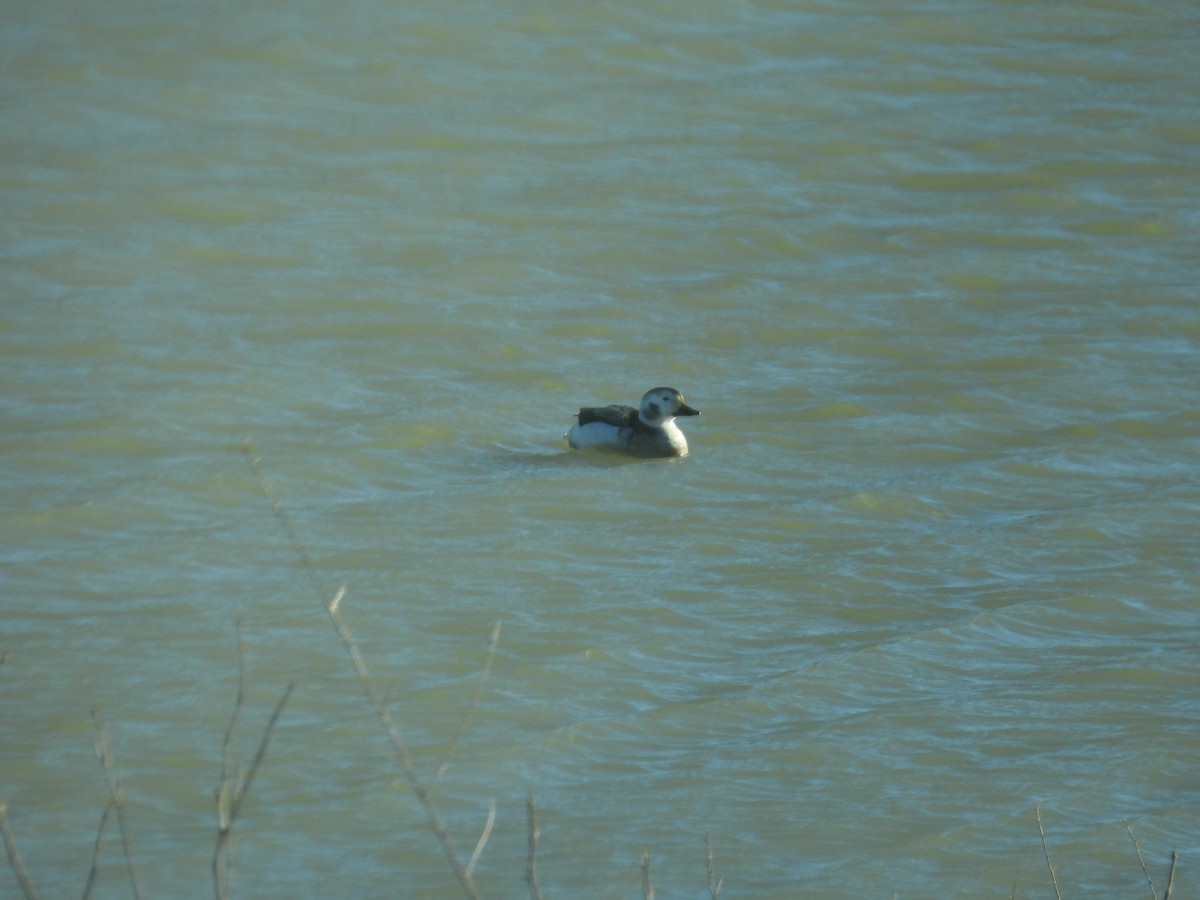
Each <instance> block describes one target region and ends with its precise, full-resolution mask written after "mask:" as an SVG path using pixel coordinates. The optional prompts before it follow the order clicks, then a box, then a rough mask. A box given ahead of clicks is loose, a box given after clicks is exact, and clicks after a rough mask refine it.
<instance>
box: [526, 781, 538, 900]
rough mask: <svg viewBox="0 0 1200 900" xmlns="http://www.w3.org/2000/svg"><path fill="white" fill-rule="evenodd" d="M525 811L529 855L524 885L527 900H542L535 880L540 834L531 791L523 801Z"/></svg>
mask: <svg viewBox="0 0 1200 900" xmlns="http://www.w3.org/2000/svg"><path fill="white" fill-rule="evenodd" d="M525 810H526V812H527V813H528V818H529V855H528V856H527V857H526V860H525V883H526V884H528V885H529V900H542V889H541V888H540V887H538V878H537V843H538V837H539V836H540V835H541V832H540V831H539V830H538V824H537V803H536V802H535V801H534V799H533V791H530V792H529V798H528V799H527V800H526V801H525Z"/></svg>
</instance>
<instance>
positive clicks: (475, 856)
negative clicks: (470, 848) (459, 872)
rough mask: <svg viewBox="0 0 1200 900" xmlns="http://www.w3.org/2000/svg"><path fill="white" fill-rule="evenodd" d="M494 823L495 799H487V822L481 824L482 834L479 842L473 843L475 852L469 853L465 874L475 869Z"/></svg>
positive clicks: (469, 873)
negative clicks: (469, 859)
mask: <svg viewBox="0 0 1200 900" xmlns="http://www.w3.org/2000/svg"><path fill="white" fill-rule="evenodd" d="M495 824H496V801H495V799H492V800H489V801H488V817H487V823H486V824H485V825H484V826H483V834H481V835H479V842H478V843H476V844H475V852H474V853H472V854H471V861H470V862H468V863H467V875H468V876H469V875H471V874H472V873H473V872H474V871H475V864H476V863H477V862H479V857H480V856H482V855H483V848H484V847H485V846H486V845H487V842H488V837H490V836H491V833H492V826H493V825H495Z"/></svg>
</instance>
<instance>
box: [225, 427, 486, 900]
mask: <svg viewBox="0 0 1200 900" xmlns="http://www.w3.org/2000/svg"><path fill="white" fill-rule="evenodd" d="M242 451H243V453H244V454H245V457H246V460H247V461H248V462H249V464H250V469H251V471H252V472H253V473H254V477H255V479H257V481H258V485H259V487H260V488H261V489H262V492H263V495H264V496H265V497H266V498H267V502H268V503H270V505H271V509H272V511H273V512H274V513H275V519H276V521H278V522H279V524H280V526H281V527H282V528H283V530H284V533H285V534H286V535H287V538H288V541H289V542H290V544H291V547H292V552H293V553H295V554H296V557H297V558H298V559H299V560H300V563H301V565H302V566H303V567H304V570H305V572H307V573H308V578H309V581H310V583H311V584H312V587H313V591H314V593H315V594H316V596H317V598H318V599H319V600H320V601H321V605H322V606H323V607H325V611H326V612H328V613H329V618H330V621H331V622H332V624H333V627H334V630H335V631H337V633H338V637H340V638H341V639H342V644H343V645H344V646H345V648H346V652H347V653H348V654H349V655H350V660H351V662H352V663H353V664H354V671H355V674H356V675H357V677H358V683H359V686H360V687H361V688H362V690H363V694H364V695H365V696H366V698H367V702H368V703H369V704H370V706H371V709H372V710H374V712H375V715H376V717H377V718H378V719H379V721H380V724H382V725H383V729H384V732H385V733H386V734H387V738H388V741H389V742H390V743H391V745H392V755H393V758H394V759H395V760H396V763H397V765H399V767H400V771H401V772H402V773H403V774H404V777H405V779H406V780H407V781H408V784H409V787H410V788H411V789H412V792H413V795H414V796H415V797H416V798H417V802H418V803H420V805H421V808H422V809H423V810H424V812H425V818H426V820H427V822H428V824H429V828H430V830H431V831H432V832H433V834H434V837H436V838H437V841H438V843H439V844H440V845H441V848H442V853H443V854H444V855H445V857H446V861H447V862H448V863H449V864H450V868H451V869H452V870H453V872H454V875H455V877H456V878H457V879H458V882H459V885H460V886H461V887H462V889H463V893H464V894H466V896H467V897H468V898H469V900H478V897H479V891H478V889H477V888H476V887H475V881H474V879H473V877H472V875H471V872H470V871H469V870H468V869H467V867H466V866H464V865H463V863H462V860H461V859H460V858H459V855H458V849H457V847H455V845H454V841H453V839H452V838H451V836H450V832H449V830H448V829H447V828H446V824H445V822H443V821H442V816H441V813H440V812H439V811H438V808H437V806H436V805H435V804H434V802H433V794H432V792H431V791H430V789H429V786H428V785H426V784H425V783H424V782H423V781H422V780H421V778H420V776H419V775H418V774H417V769H416V765H415V764H414V762H413V759H412V755H411V754H410V753H409V750H408V745H407V744H406V743H405V742H404V739H403V737H402V736H401V734H400V729H399V728H398V727H397V725H396V723H395V721H394V720H393V719H392V716H391V713H390V712H388V709H387V707H386V706H384V704H383V702H382V700H381V699H380V697H379V695H378V693H377V692H376V691H375V688H374V686H373V685H372V683H371V677H370V673H369V672H368V671H367V665H366V662H365V661H364V660H363V658H362V654H361V653H360V652H359V649H358V643H357V642H356V641H355V640H354V636H353V635H352V634H351V633H350V628H349V626H347V625H346V623H345V621H344V620H343V619H342V617H341V613H340V603H341V600H342V598H343V597H344V596H345V593H346V587H345V585H342V586H341V587H340V588H339V589H338V591H337V592H336V593H335V594H334V596H333V598H332V599H331V600H328V599H326V597H327V596H328V594H327V593H326V591H325V589H324V588H323V587H322V585H321V580H320V578H319V577H318V576H317V570H316V567H315V566H314V565H313V563H312V559H311V558H310V557H309V555H308V553H307V552H306V551H305V549H304V545H303V544H301V543H300V538H299V536H298V535H297V534H296V529H295V528H293V527H292V523H291V520H290V518H289V517H288V515H287V512H286V511H285V510H284V508H283V505H282V504H281V503H280V502H279V500H278V499H277V498H276V497H275V494H274V492H273V491H272V490H271V487H270V485H269V484H268V483H267V480H266V478H265V477H264V476H263V474H262V467H261V466H260V464H259V460H258V459H257V458H256V457H255V456H254V455H253V453H252V448H251V446H250V443H249V441H247V442H246V443H245V444H243V447H242Z"/></svg>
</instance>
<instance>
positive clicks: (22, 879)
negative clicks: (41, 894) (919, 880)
mask: <svg viewBox="0 0 1200 900" xmlns="http://www.w3.org/2000/svg"><path fill="white" fill-rule="evenodd" d="M0 834H2V835H3V836H4V849H5V850H7V851H8V864H9V865H10V866H12V870H13V874H14V875H16V876H17V884H19V885H21V892H22V893H24V894H25V900H37V891H35V890H34V889H33V882H32V881H30V880H29V873H28V872H26V871H25V864H24V863H23V862H21V854H20V853H18V852H17V842H16V840H15V839H14V838H13V833H12V828H10V827H9V824H8V811H7V808H6V807H5V805H4V803H2V802H0Z"/></svg>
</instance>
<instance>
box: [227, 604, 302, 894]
mask: <svg viewBox="0 0 1200 900" xmlns="http://www.w3.org/2000/svg"><path fill="white" fill-rule="evenodd" d="M234 622H235V625H236V628H237V636H238V687H237V696H236V698H235V699H234V703H233V713H232V714H231V715H230V717H229V724H228V725H227V726H226V728H225V737H224V740H223V741H222V744H221V780H220V782H219V783H218V785H217V840H216V844H215V846H214V847H213V858H212V873H213V890H214V892H215V893H216V897H217V900H225V898H227V897H228V896H229V880H230V862H229V854H230V850H231V846H230V843H231V841H232V840H233V826H234V823H236V822H237V820H238V813H239V812H241V808H242V803H243V802H244V801H245V799H246V795H247V794H248V793H249V792H250V786H251V785H252V784H253V783H254V776H255V775H256V774H257V773H258V769H259V766H261V765H262V762H263V760H264V759H265V758H266V756H267V748H268V747H269V746H270V744H271V737H272V736H273V735H274V733H275V726H276V725H277V724H278V723H279V717H280V716H281V715H283V708H284V706H286V705H287V702H288V699H289V698H290V697H291V695H292V691H293V690H294V689H295V687H296V682H295V681H289V682H288V684H287V687H285V688H284V690H283V694H282V695H281V696H280V698H279V701H278V702H277V703H276V704H275V708H274V709H273V710H272V711H271V715H270V717H269V718H268V719H267V724H266V726H265V727H264V728H263V733H262V737H261V738H260V739H259V742H258V749H257V751H256V752H255V754H254V758H253V759H252V760H251V762H250V767H249V768H248V769H247V770H246V773H245V774H244V775H242V776H240V778H239V777H237V776H235V775H234V772H233V735H234V732H235V730H236V728H237V722H238V719H239V717H240V716H241V712H242V708H243V706H245V702H246V646H245V642H244V641H243V640H242V622H241V619H235V620H234Z"/></svg>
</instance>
